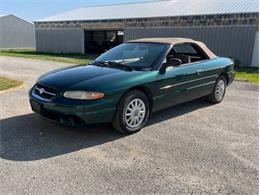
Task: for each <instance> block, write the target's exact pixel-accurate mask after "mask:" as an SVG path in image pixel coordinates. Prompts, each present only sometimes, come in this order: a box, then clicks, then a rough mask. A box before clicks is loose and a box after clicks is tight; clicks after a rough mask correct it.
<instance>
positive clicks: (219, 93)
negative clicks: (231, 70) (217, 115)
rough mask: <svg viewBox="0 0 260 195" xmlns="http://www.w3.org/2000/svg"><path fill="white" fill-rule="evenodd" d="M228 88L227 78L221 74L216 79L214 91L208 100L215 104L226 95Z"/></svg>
mask: <svg viewBox="0 0 260 195" xmlns="http://www.w3.org/2000/svg"><path fill="white" fill-rule="evenodd" d="M226 88H227V79H226V78H225V77H224V76H222V75H221V76H220V77H219V78H218V80H217V81H216V84H215V86H214V90H213V92H212V93H211V94H209V96H208V100H209V101H210V102H212V103H214V104H217V103H220V102H221V101H222V100H223V98H224V96H225V93H226Z"/></svg>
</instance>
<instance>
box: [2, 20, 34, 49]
mask: <svg viewBox="0 0 260 195" xmlns="http://www.w3.org/2000/svg"><path fill="white" fill-rule="evenodd" d="M0 48H35V33H34V26H33V24H32V23H29V22H27V21H24V20H22V19H20V18H18V17H16V16H13V15H7V16H2V17H0Z"/></svg>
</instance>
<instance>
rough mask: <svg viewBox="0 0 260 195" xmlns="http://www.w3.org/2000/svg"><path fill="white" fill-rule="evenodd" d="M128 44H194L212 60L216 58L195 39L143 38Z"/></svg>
mask: <svg viewBox="0 0 260 195" xmlns="http://www.w3.org/2000/svg"><path fill="white" fill-rule="evenodd" d="M127 42H139V43H140V42H142V43H143V42H144V43H166V44H171V45H176V44H180V43H194V44H196V45H198V46H199V47H200V48H201V49H203V51H204V52H205V53H206V54H207V55H208V56H209V58H210V59H212V58H215V57H216V55H215V54H214V53H213V52H212V51H210V50H209V48H208V47H207V46H206V45H205V44H204V43H202V42H200V41H195V40H193V39H188V38H175V37H167V38H143V39H135V40H131V41H127Z"/></svg>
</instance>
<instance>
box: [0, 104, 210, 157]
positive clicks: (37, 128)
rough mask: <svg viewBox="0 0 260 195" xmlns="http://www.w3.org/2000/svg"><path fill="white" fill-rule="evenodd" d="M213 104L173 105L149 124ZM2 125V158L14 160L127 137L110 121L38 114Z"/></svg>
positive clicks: (3, 122) (28, 115) (87, 146)
mask: <svg viewBox="0 0 260 195" xmlns="http://www.w3.org/2000/svg"><path fill="white" fill-rule="evenodd" d="M210 105H211V104H209V103H207V102H205V101H203V100H195V101H192V102H188V103H184V104H181V105H177V106H173V107H171V108H168V109H165V110H163V111H160V112H157V113H154V114H153V115H152V116H151V118H150V120H149V122H148V125H147V126H151V125H153V124H155V123H158V122H160V121H164V120H167V119H170V118H174V117H176V116H179V115H183V114H185V113H188V112H192V111H194V110H197V109H201V108H204V107H207V106H210ZM0 127H1V128H0V129H1V132H0V133H1V148H0V155H1V158H3V159H8V160H13V161H33V160H39V159H44V158H51V157H55V156H58V155H62V154H66V153H70V152H73V151H77V150H80V149H84V148H89V147H93V146H97V145H101V144H104V143H107V142H111V141H114V140H117V139H120V138H122V137H125V136H126V135H122V134H120V133H118V132H116V131H114V130H113V128H112V126H111V125H110V124H99V125H87V126H85V127H81V128H79V127H77V128H76V127H66V126H61V125H59V124H54V123H51V122H48V121H45V120H43V119H42V118H40V117H39V116H38V115H37V114H26V115H20V116H15V117H11V118H6V119H3V120H1V121H0Z"/></svg>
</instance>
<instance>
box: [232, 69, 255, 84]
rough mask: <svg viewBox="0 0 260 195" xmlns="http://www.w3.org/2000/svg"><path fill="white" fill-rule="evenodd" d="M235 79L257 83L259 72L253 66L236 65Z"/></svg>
mask: <svg viewBox="0 0 260 195" xmlns="http://www.w3.org/2000/svg"><path fill="white" fill-rule="evenodd" d="M235 80H238V81H248V82H251V83H254V84H259V72H258V68H255V67H237V68H235Z"/></svg>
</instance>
